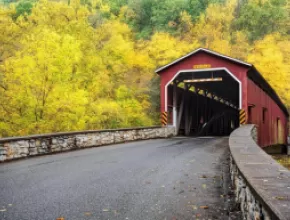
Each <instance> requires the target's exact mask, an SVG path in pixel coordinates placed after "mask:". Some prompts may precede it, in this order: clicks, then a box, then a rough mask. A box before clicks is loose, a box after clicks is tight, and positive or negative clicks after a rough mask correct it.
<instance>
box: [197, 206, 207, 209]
mask: <svg viewBox="0 0 290 220" xmlns="http://www.w3.org/2000/svg"><path fill="white" fill-rule="evenodd" d="M199 208H201V209H208V206H207V205H202V206H200V207H199Z"/></svg>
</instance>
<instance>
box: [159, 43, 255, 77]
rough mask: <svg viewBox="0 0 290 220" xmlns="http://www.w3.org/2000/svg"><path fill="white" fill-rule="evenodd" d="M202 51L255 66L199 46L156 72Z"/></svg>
mask: <svg viewBox="0 0 290 220" xmlns="http://www.w3.org/2000/svg"><path fill="white" fill-rule="evenodd" d="M201 51H203V52H205V53H208V54H211V55H214V56H218V57H221V58H224V59H226V60H229V61H232V62H234V63H238V64H242V65H245V66H248V67H251V66H253V65H252V64H250V63H246V62H244V61H241V60H238V59H235V58H232V57H229V56H226V55H223V54H220V53H217V52H214V51H212V50H208V49H205V48H198V49H197V50H194V51H192V52H190V53H188V54H186V55H185V56H183V57H180V58H178V59H177V60H174V61H173V62H171V63H169V64H167V65H165V66H162V67H160V68H158V69H157V70H155V73H159V72H161V71H162V70H164V69H167V68H168V67H170V66H172V65H174V64H176V63H178V62H180V61H182V60H184V59H186V58H187V57H190V56H192V55H194V54H196V53H198V52H201Z"/></svg>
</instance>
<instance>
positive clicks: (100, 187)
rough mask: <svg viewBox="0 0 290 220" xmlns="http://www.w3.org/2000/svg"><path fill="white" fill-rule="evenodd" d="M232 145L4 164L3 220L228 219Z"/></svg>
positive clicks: (148, 145) (169, 142) (94, 152)
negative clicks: (228, 185) (228, 186)
mask: <svg viewBox="0 0 290 220" xmlns="http://www.w3.org/2000/svg"><path fill="white" fill-rule="evenodd" d="M227 159H228V139H227V138H223V137H221V138H215V137H212V138H211V137H208V138H184V137H175V138H171V139H156V140H146V141H138V142H130V143H125V144H118V145H112V146H104V147H97V148H91V149H84V150H79V151H73V152H67V153H61V154H56V155H47V156H40V157H34V158H29V159H25V160H19V161H14V162H9V163H3V164H0V219H1V220H17V219H21V220H26V219H27V220H34V219H35V220H54V219H60V220H63V219H65V220H95V219H124V220H127V219H128V220H131V219H132V220H138V219H140V220H147V219H148V220H155V219H157V220H159V219H160V220H161V219H162V220H164V219H167V220H177V219H181V220H186V219H207V220H209V219H212V220H214V219H228V216H227V211H226V210H224V209H225V205H226V203H225V202H226V200H227V198H226V196H225V195H224V194H225V192H226V191H227V189H226V188H227V186H225V184H224V179H227V177H226V178H225V175H226V176H227V175H228V173H227V168H226V167H227V166H224V164H226V163H227Z"/></svg>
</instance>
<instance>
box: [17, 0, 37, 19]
mask: <svg viewBox="0 0 290 220" xmlns="http://www.w3.org/2000/svg"><path fill="white" fill-rule="evenodd" d="M32 8H33V2H32V1H29V0H23V1H20V2H18V3H17V5H16V13H15V14H14V15H13V18H14V19H17V18H18V17H19V16H21V15H22V16H27V15H29V14H30V13H31V10H32Z"/></svg>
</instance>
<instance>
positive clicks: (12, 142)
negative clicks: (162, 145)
mask: <svg viewBox="0 0 290 220" xmlns="http://www.w3.org/2000/svg"><path fill="white" fill-rule="evenodd" d="M173 135H175V128H174V127H140V128H125V129H109V130H89V131H76V132H62V133H52V134H42V135H31V136H25V137H12V138H2V139H0V162H3V161H8V160H13V159H18V158H24V157H29V156H35V155H43V154H50V153H56V152H63V151H69V150H75V149H81V148H88V147H96V146H102V145H108V144H116V143H123V142H127V141H134V140H145V139H152V138H166V137H169V136H173Z"/></svg>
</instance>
